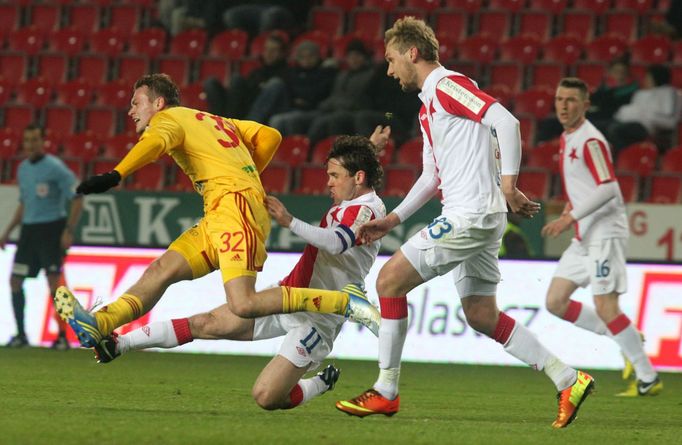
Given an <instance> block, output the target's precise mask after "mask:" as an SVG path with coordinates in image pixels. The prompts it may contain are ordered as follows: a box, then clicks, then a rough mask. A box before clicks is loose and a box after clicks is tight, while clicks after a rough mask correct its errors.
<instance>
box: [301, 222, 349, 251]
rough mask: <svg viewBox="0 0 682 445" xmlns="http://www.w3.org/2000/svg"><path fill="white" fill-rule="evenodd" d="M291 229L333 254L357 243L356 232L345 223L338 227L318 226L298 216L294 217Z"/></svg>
mask: <svg viewBox="0 0 682 445" xmlns="http://www.w3.org/2000/svg"><path fill="white" fill-rule="evenodd" d="M289 230H291V231H292V232H294V233H295V234H296V235H298V236H300V237H301V238H303V239H304V240H305V241H306V242H307V243H308V244H310V245H312V246H315V247H317V248H318V249H321V250H324V251H326V252H329V253H331V254H334V255H336V254H339V253H342V252H344V251H346V250H347V249H349V248H351V247H353V246H354V245H355V233H353V231H352V230H351V229H350V228H348V227H346V226H343V225H340V226H338V227H335V228H332V227H316V226H313V225H311V224H308V223H307V222H304V221H301V220H300V219H298V218H295V217H294V218H293V219H292V220H291V224H289Z"/></svg>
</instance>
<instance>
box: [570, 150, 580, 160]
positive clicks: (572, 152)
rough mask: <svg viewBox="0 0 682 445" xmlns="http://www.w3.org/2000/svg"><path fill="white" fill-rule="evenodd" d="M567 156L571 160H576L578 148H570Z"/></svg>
mask: <svg viewBox="0 0 682 445" xmlns="http://www.w3.org/2000/svg"><path fill="white" fill-rule="evenodd" d="M568 158H569V159H570V160H571V162H573V161H576V160H577V159H578V149H577V148H571V154H569V155H568Z"/></svg>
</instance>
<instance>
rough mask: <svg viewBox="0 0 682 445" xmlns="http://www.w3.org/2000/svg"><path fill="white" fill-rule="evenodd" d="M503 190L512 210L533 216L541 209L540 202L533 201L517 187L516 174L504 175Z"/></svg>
mask: <svg viewBox="0 0 682 445" xmlns="http://www.w3.org/2000/svg"><path fill="white" fill-rule="evenodd" d="M502 192H503V193H504V197H505V199H506V200H507V203H508V204H509V207H510V208H511V210H512V212H514V213H516V214H518V215H521V216H523V217H524V218H532V217H533V216H534V215H536V214H537V213H538V212H539V211H540V203H539V202H534V201H531V200H530V199H528V197H526V195H524V194H523V192H522V191H521V190H519V189H518V188H517V187H516V175H503V176H502Z"/></svg>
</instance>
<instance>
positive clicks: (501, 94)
mask: <svg viewBox="0 0 682 445" xmlns="http://www.w3.org/2000/svg"><path fill="white" fill-rule="evenodd" d="M483 91H485V93H487V94H488V95H490V96H491V97H493V98H495V99H496V100H497V101H498V102H499V103H501V104H502V105H504V106H505V108H510V106H511V103H512V98H513V97H514V93H512V91H511V89H510V88H509V87H508V86H507V85H501V84H493V85H490V86H489V87H486V88H484V89H483Z"/></svg>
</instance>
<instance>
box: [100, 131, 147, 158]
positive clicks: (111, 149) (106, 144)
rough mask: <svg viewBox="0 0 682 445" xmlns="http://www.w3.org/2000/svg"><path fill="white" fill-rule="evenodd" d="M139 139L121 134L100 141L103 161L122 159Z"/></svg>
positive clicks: (127, 134)
mask: <svg viewBox="0 0 682 445" xmlns="http://www.w3.org/2000/svg"><path fill="white" fill-rule="evenodd" d="M138 140H139V137H138V136H137V135H136V134H129V133H121V134H116V135H114V136H109V137H106V138H104V139H103V140H102V153H101V157H102V158H104V159H107V158H108V159H123V157H124V156H125V155H126V154H128V151H130V149H131V148H133V146H134V145H135V144H137V141H138Z"/></svg>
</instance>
